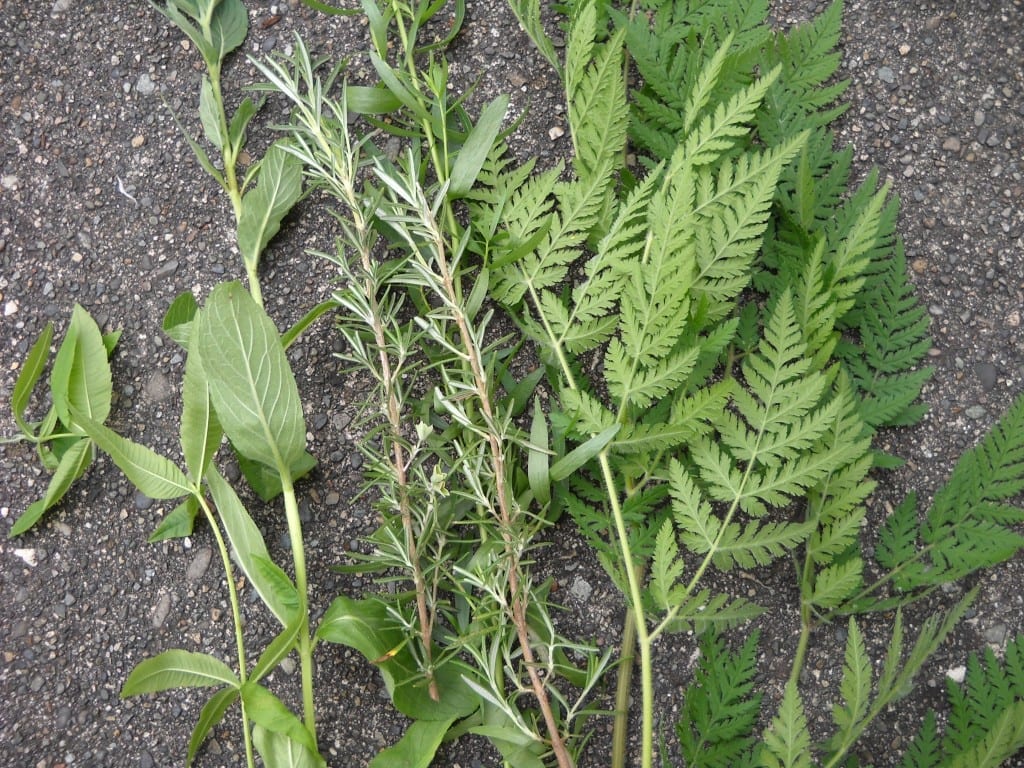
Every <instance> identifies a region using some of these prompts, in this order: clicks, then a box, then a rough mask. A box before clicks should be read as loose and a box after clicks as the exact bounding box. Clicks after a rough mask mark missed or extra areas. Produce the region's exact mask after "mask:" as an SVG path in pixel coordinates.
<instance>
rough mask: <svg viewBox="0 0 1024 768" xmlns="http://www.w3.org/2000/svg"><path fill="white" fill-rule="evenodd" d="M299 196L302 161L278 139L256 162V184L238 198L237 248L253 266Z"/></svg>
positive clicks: (300, 193) (300, 191) (300, 192)
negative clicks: (239, 199)
mask: <svg viewBox="0 0 1024 768" xmlns="http://www.w3.org/2000/svg"><path fill="white" fill-rule="evenodd" d="M301 195H302V162H301V161H300V160H299V159H298V158H297V157H295V156H294V155H292V154H291V153H290V152H288V151H286V150H285V149H284V148H283V147H282V146H281V143H280V142H276V143H274V144H272V145H271V146H270V149H268V150H267V154H266V155H264V156H263V160H262V161H261V162H260V170H259V183H258V184H257V185H256V188H255V189H251V190H250V191H249V192H247V193H246V195H245V197H243V198H242V215H241V216H240V217H239V220H238V250H239V251H241V252H242V258H243V259H245V262H246V264H248V265H250V266H253V267H254V266H255V265H256V264H258V263H259V258H260V254H261V253H263V249H264V248H266V247H267V243H269V242H270V241H271V240H272V239H273V237H274V235H276V234H277V233H278V230H280V229H281V222H282V221H283V220H284V217H285V216H286V215H287V214H288V211H290V210H291V209H292V206H293V205H295V203H296V202H297V201H298V199H299V197H300V196H301Z"/></svg>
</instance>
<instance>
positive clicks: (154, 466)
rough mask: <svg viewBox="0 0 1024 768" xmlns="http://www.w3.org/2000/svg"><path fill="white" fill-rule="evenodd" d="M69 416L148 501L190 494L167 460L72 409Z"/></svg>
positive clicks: (188, 486) (184, 480)
mask: <svg viewBox="0 0 1024 768" xmlns="http://www.w3.org/2000/svg"><path fill="white" fill-rule="evenodd" d="M72 415H73V416H74V418H75V420H76V421H77V422H78V423H79V424H81V425H82V428H83V429H84V430H85V431H86V433H87V434H88V435H89V437H91V438H92V439H93V440H94V441H95V442H96V445H98V446H99V447H100V450H102V451H103V452H104V453H106V454H107V455H109V456H110V458H111V459H113V460H114V463H115V464H117V466H118V467H119V468H120V470H121V471H122V472H124V474H125V476H126V477H127V478H128V479H129V480H130V481H131V482H132V485H134V486H135V487H136V488H138V489H139V490H140V491H142V492H143V493H144V494H146V495H147V496H149V497H150V498H151V499H176V498H178V497H180V496H187V495H191V494H192V491H193V486H192V484H191V483H190V482H189V480H188V478H187V477H185V473H184V472H182V471H181V470H180V469H178V467H177V466H176V465H175V464H174V462H172V461H171V460H170V459H167V458H165V457H163V456H161V455H160V454H158V453H156V452H155V451H154V450H152V449H151V448H147V447H146V446H144V445H140V444H139V443H136V442H133V441H131V440H129V439H128V438H127V437H122V436H121V435H119V434H117V433H116V432H114V431H113V430H112V429H110V428H109V427H105V426H103V425H102V424H100V423H99V422H96V421H93V420H92V419H90V418H89V417H88V416H86V415H85V414H83V413H80V412H79V411H78V410H73V411H72Z"/></svg>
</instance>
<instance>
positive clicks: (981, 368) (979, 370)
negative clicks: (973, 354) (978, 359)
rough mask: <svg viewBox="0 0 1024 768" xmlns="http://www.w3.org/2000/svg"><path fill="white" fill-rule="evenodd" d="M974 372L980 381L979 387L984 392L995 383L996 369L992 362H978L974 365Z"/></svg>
mask: <svg viewBox="0 0 1024 768" xmlns="http://www.w3.org/2000/svg"><path fill="white" fill-rule="evenodd" d="M974 372H975V373H976V374H977V376H978V381H980V382H981V388H982V389H984V390H985V391H986V392H987V391H989V390H991V389H992V388H993V387H994V386H995V385H996V378H997V376H998V371H997V370H996V367H995V366H994V365H992V363H978V364H977V365H976V366H974Z"/></svg>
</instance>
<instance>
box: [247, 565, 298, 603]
mask: <svg viewBox="0 0 1024 768" xmlns="http://www.w3.org/2000/svg"><path fill="white" fill-rule="evenodd" d="M252 564H253V568H254V569H255V570H256V573H258V574H259V579H260V582H261V583H262V584H264V585H266V588H267V589H268V590H270V591H271V592H273V594H274V602H275V603H277V604H278V605H281V606H284V608H285V610H286V611H288V612H289V615H291V616H294V615H295V613H296V612H297V611H298V610H299V591H298V590H297V589H296V588H295V585H294V584H293V583H292V580H291V579H290V578H288V574H287V573H285V572H284V570H282V568H281V566H279V565H278V564H277V563H275V562H274V561H273V560H271V559H270V558H269V557H263V556H261V555H256V554H253V556H252Z"/></svg>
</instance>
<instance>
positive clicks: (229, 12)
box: [204, 0, 249, 61]
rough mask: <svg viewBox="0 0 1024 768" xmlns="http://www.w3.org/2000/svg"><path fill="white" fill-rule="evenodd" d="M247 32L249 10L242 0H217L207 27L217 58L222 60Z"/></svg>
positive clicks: (241, 41) (243, 39) (240, 41)
mask: <svg viewBox="0 0 1024 768" xmlns="http://www.w3.org/2000/svg"><path fill="white" fill-rule="evenodd" d="M204 31H205V30H204ZM248 32H249V12H248V11H247V10H246V9H245V5H244V4H243V3H242V0H219V2H218V3H217V8H216V10H215V11H214V12H213V18H212V19H211V20H210V29H209V40H210V42H211V43H212V44H213V49H214V51H215V52H216V54H217V56H218V59H219V60H221V61H223V59H224V57H225V56H227V55H228V54H229V53H231V51H233V50H235V48H237V47H238V46H240V45H241V44H242V43H244V42H245V36H246V35H247V34H248Z"/></svg>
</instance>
